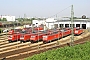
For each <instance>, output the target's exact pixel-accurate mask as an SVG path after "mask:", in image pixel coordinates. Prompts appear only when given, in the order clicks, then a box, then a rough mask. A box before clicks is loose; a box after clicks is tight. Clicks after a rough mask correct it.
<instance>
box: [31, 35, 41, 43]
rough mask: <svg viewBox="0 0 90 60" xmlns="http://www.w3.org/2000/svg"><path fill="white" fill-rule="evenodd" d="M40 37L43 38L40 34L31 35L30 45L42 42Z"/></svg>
mask: <svg viewBox="0 0 90 60" xmlns="http://www.w3.org/2000/svg"><path fill="white" fill-rule="evenodd" d="M42 36H43V35H42V34H35V35H31V38H30V41H31V43H32V42H38V41H40V40H42Z"/></svg>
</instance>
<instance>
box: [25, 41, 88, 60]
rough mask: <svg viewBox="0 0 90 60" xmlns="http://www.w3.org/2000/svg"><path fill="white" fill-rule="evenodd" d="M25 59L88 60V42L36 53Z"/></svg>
mask: <svg viewBox="0 0 90 60" xmlns="http://www.w3.org/2000/svg"><path fill="white" fill-rule="evenodd" d="M25 60H90V42H86V43H85V44H81V45H76V46H73V47H64V48H58V49H56V50H49V51H47V52H44V53H40V54H36V55H34V56H32V57H28V58H26V59H25Z"/></svg>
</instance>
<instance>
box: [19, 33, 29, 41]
mask: <svg viewBox="0 0 90 60" xmlns="http://www.w3.org/2000/svg"><path fill="white" fill-rule="evenodd" d="M30 37H31V34H21V36H20V42H27V41H30Z"/></svg>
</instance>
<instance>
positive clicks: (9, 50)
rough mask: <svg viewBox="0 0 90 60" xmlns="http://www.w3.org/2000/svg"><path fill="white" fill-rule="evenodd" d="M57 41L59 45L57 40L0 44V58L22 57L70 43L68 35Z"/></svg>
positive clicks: (9, 59)
mask: <svg viewBox="0 0 90 60" xmlns="http://www.w3.org/2000/svg"><path fill="white" fill-rule="evenodd" d="M84 34H86V33H83V34H82V35H80V36H81V37H80V36H79V37H78V36H75V38H76V39H77V38H83V36H84ZM58 41H59V42H60V44H59V45H57V41H55V42H52V43H48V44H43V42H38V43H34V44H32V43H30V42H28V43H22V44H21V43H17V42H14V43H6V44H2V45H1V46H0V52H1V53H0V58H3V57H6V60H14V59H22V58H25V57H28V56H31V55H33V54H35V53H40V52H39V51H41V52H43V51H44V50H48V49H52V48H54V47H57V46H59V47H60V46H62V45H64V44H65V45H67V43H70V36H68V37H65V38H62V39H60V40H58ZM5 42H7V41H5ZM76 43H78V42H76ZM38 46H39V47H38ZM43 49H44V50H43Z"/></svg>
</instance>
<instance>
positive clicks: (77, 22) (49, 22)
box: [46, 18, 90, 29]
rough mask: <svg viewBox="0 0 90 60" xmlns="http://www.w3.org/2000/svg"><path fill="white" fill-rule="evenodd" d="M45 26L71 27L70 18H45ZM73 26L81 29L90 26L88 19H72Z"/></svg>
mask: <svg viewBox="0 0 90 60" xmlns="http://www.w3.org/2000/svg"><path fill="white" fill-rule="evenodd" d="M46 26H47V27H48V28H58V27H60V28H61V27H63V28H66V27H69V28H70V27H71V20H70V19H61V20H55V19H53V18H49V19H46ZM73 27H80V28H83V29H88V28H90V19H74V21H73Z"/></svg>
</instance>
